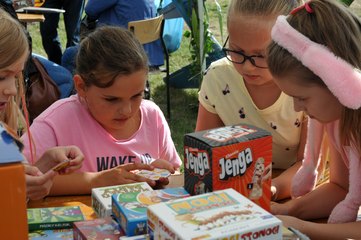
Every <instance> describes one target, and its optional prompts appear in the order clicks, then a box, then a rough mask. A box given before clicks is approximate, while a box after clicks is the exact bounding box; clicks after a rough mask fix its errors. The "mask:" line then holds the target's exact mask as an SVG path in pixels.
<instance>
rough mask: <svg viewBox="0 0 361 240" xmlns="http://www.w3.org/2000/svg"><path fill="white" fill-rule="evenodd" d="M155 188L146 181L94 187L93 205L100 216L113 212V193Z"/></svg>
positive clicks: (106, 215)
mask: <svg viewBox="0 0 361 240" xmlns="http://www.w3.org/2000/svg"><path fill="white" fill-rule="evenodd" d="M151 190H153V189H152V187H151V186H149V184H148V183H146V182H140V183H131V184H123V185H116V186H109V187H101V188H93V189H92V207H93V209H94V212H95V213H96V214H97V215H98V217H99V218H104V217H108V216H110V215H111V214H112V195H113V194H117V193H128V192H145V191H151Z"/></svg>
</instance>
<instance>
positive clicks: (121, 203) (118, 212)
mask: <svg viewBox="0 0 361 240" xmlns="http://www.w3.org/2000/svg"><path fill="white" fill-rule="evenodd" d="M184 197H189V193H188V192H186V190H184V188H183V187H178V188H166V189H161V190H153V191H146V192H140V193H135V192H133V193H123V194H114V195H113V196H112V212H113V215H114V217H115V219H116V220H117V221H118V222H119V224H120V226H121V227H122V229H123V230H124V231H125V234H126V235H127V236H135V235H140V234H145V233H147V207H148V206H150V205H153V204H157V203H160V202H166V201H170V200H173V199H178V198H184Z"/></svg>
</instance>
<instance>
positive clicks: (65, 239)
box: [29, 228, 73, 240]
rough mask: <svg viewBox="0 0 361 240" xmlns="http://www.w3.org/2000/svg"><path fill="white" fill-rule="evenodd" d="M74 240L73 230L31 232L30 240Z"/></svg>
mask: <svg viewBox="0 0 361 240" xmlns="http://www.w3.org/2000/svg"><path fill="white" fill-rule="evenodd" d="M50 239H61V240H73V229H71V228H66V229H52V230H35V231H31V232H29V240H50Z"/></svg>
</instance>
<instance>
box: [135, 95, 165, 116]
mask: <svg viewBox="0 0 361 240" xmlns="http://www.w3.org/2000/svg"><path fill="white" fill-rule="evenodd" d="M140 107H141V109H142V112H143V113H145V114H147V115H158V114H160V113H162V110H161V109H160V107H159V106H158V105H157V104H156V103H154V102H153V101H151V100H146V99H143V100H142V103H141V104H140Z"/></svg>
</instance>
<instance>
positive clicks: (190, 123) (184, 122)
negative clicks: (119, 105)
mask: <svg viewBox="0 0 361 240" xmlns="http://www.w3.org/2000/svg"><path fill="white" fill-rule="evenodd" d="M218 2H219V4H220V5H221V7H222V11H223V25H224V27H223V31H224V32H225V22H226V20H225V13H226V11H227V10H226V8H227V3H228V0H218ZM206 5H207V9H208V14H209V17H210V27H209V29H210V30H211V31H212V33H213V34H214V35H215V36H216V38H217V40H218V41H219V42H221V41H222V39H221V34H220V30H219V29H220V28H219V23H218V17H217V8H216V5H215V2H214V1H207V3H206ZM59 28H60V40H61V42H62V45H63V46H65V40H66V39H65V35H64V23H63V21H62V20H61V21H60V24H59ZM186 29H187V27H185V28H184V30H186ZM28 30H29V31H30V33H31V36H32V38H33V51H34V53H38V54H40V55H44V56H45V52H44V50H43V47H42V44H41V38H40V32H39V26H38V24H29V25H28ZM189 63H190V51H189V39H187V38H183V40H182V43H181V46H180V48H179V49H178V50H177V51H176V52H174V53H172V54H171V56H170V71H171V72H174V71H176V70H178V69H180V68H182V67H183V66H186V65H187V64H189ZM164 75H165V74H164V73H159V74H150V76H149V79H150V84H151V97H152V99H153V100H154V102H155V103H157V104H158V105H159V106H160V107H161V109H162V110H163V112H164V113H165V114H166V87H165V84H164V81H163V77H164ZM197 92H198V89H174V88H171V115H172V118H171V120H170V121H169V125H170V128H171V132H172V137H173V140H174V143H175V145H176V148H177V151H178V153H179V155H180V156H181V158H183V137H184V134H185V133H189V132H193V131H194V129H195V124H196V118H197V111H198V99H197Z"/></svg>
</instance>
